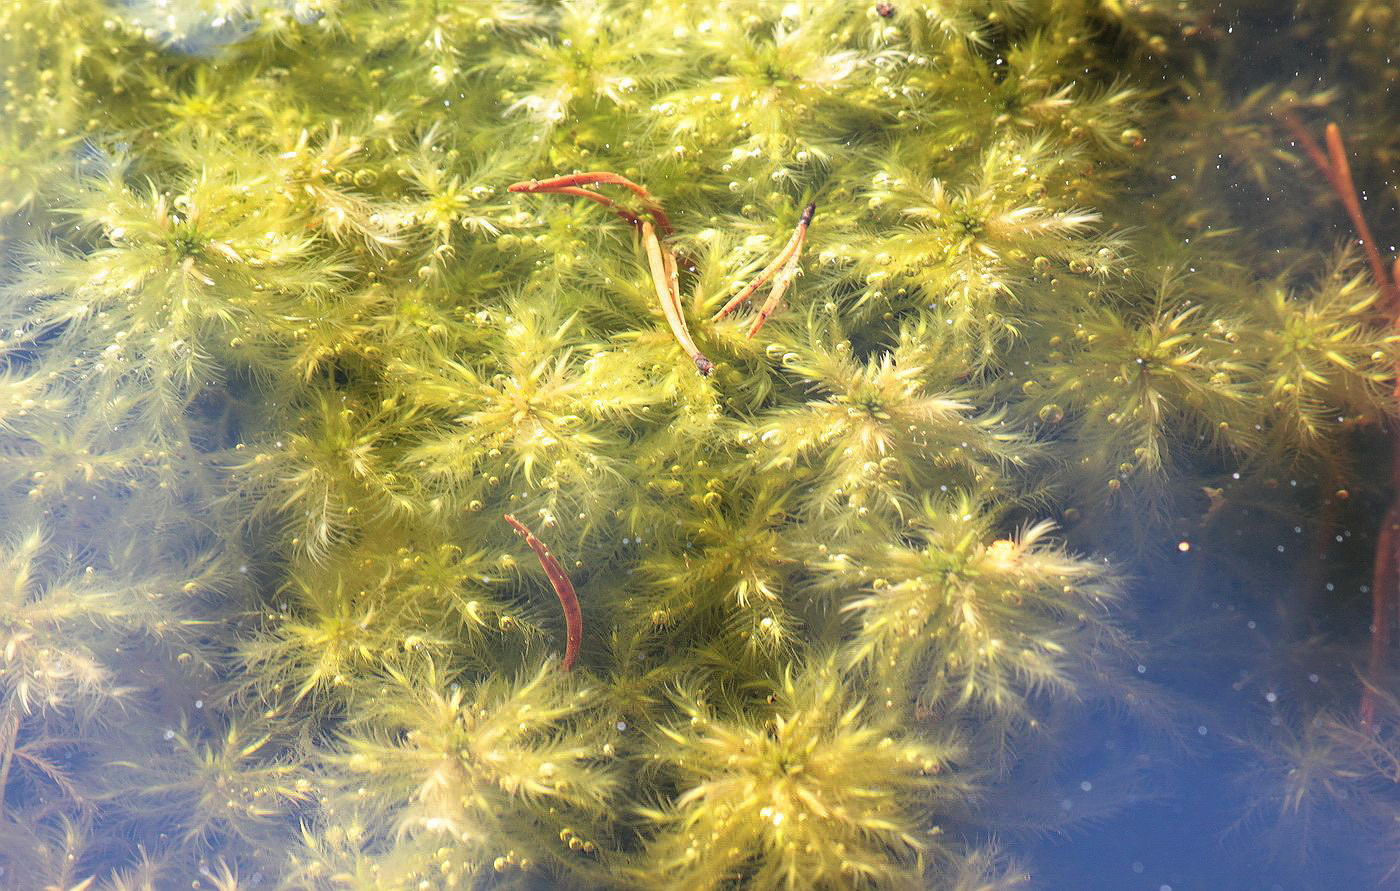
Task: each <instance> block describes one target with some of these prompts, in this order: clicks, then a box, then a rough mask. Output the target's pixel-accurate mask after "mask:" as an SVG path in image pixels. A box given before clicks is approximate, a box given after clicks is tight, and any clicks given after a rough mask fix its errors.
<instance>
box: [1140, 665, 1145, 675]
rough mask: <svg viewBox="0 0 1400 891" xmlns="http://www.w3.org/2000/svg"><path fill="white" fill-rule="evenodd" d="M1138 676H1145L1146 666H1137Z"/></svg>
mask: <svg viewBox="0 0 1400 891" xmlns="http://www.w3.org/2000/svg"><path fill="white" fill-rule="evenodd" d="M1138 674H1147V666H1146V665H1139V666H1138Z"/></svg>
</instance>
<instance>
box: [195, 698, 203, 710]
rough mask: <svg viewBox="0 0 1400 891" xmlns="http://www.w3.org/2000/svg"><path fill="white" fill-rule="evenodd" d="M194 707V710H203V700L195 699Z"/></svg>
mask: <svg viewBox="0 0 1400 891" xmlns="http://www.w3.org/2000/svg"><path fill="white" fill-rule="evenodd" d="M194 707H195V708H204V700H203V699H196V700H195V701H194Z"/></svg>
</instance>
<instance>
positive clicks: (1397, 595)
mask: <svg viewBox="0 0 1400 891" xmlns="http://www.w3.org/2000/svg"><path fill="white" fill-rule="evenodd" d="M1281 117H1282V118H1283V121H1284V123H1285V124H1286V125H1287V126H1288V129H1289V130H1290V131H1292V133H1293V136H1294V138H1296V139H1297V140H1298V144H1299V145H1301V146H1302V147H1303V151H1305V152H1307V155H1308V157H1309V158H1311V159H1312V162H1313V164H1314V165H1315V166H1316V167H1317V169H1318V170H1319V171H1320V172H1321V173H1322V175H1323V176H1324V177H1326V179H1327V182H1328V183H1329V184H1331V186H1332V190H1333V191H1334V192H1336V193H1337V197H1338V198H1339V199H1340V200H1341V202H1342V206H1343V207H1345V208H1346V212H1347V216H1348V217H1350V218H1351V225H1352V228H1354V229H1355V230H1356V234H1357V236H1358V238H1359V239H1360V241H1361V249H1362V251H1364V252H1365V254H1366V262H1367V264H1368V265H1369V266H1370V267H1371V277H1372V278H1373V279H1375V281H1376V287H1377V288H1379V289H1380V292H1381V297H1382V298H1383V299H1384V300H1385V303H1386V306H1387V310H1388V311H1389V312H1390V319H1389V321H1390V324H1391V326H1392V327H1394V328H1396V329H1397V330H1400V258H1396V260H1395V264H1394V266H1393V267H1392V269H1391V270H1389V271H1388V270H1387V269H1386V267H1385V261H1384V260H1383V259H1382V258H1381V252H1380V248H1378V247H1377V246H1376V239H1375V236H1373V235H1372V234H1371V227H1370V226H1369V225H1367V223H1366V217H1365V215H1364V214H1363V213H1362V212H1361V199H1360V198H1359V197H1358V195H1357V191H1356V182H1355V180H1353V179H1352V176H1351V164H1350V163H1349V162H1348V161H1347V151H1346V145H1345V144H1344V143H1343V142H1342V131H1341V128H1340V127H1338V126H1337V125H1336V123H1330V124H1328V125H1327V152H1326V154H1323V151H1322V147H1321V146H1320V145H1318V144H1317V140H1315V139H1313V138H1312V136H1311V135H1310V134H1309V133H1308V131H1307V129H1306V128H1304V127H1303V124H1302V122H1301V121H1299V120H1298V117H1297V116H1296V115H1294V114H1293V113H1292V112H1288V111H1285V112H1283V113H1282V115H1281ZM1395 378H1396V382H1395V396H1396V399H1397V400H1400V363H1397V365H1396V368H1395ZM1392 439H1393V440H1394V439H1397V437H1396V435H1395V434H1394V431H1392ZM1391 449H1392V452H1391V464H1390V490H1391V497H1390V505H1389V506H1388V507H1387V508H1386V511H1385V518H1384V519H1383V520H1382V521H1381V528H1380V532H1379V533H1378V534H1377V536H1376V560H1375V565H1374V567H1373V568H1372V572H1371V652H1370V656H1369V659H1368V660H1367V665H1366V673H1367V678H1366V682H1365V685H1364V687H1363V689H1362V691H1361V708H1360V712H1361V726H1362V727H1365V728H1367V729H1374V727H1375V723H1376V690H1375V686H1374V685H1376V684H1379V683H1380V682H1381V676H1382V674H1383V673H1384V671H1385V663H1386V656H1387V655H1388V652H1389V649H1390V625H1391V622H1392V621H1393V619H1394V617H1393V616H1392V615H1391V614H1392V613H1393V612H1394V611H1395V608H1396V603H1397V602H1400V441H1395V442H1392V445H1391Z"/></svg>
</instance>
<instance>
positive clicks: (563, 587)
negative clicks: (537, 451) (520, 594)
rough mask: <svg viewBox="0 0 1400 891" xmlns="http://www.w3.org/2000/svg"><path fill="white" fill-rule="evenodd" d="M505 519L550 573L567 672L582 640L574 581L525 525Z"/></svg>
mask: <svg viewBox="0 0 1400 891" xmlns="http://www.w3.org/2000/svg"><path fill="white" fill-rule="evenodd" d="M505 520H506V522H507V523H509V524H510V525H511V526H512V527H513V528H514V529H515V531H516V532H519V533H520V535H521V537H523V538H524V539H525V543H526V544H527V545H529V546H530V550H532V551H534V552H535V556H536V557H538V558H539V559H540V566H542V567H544V574H545V575H547V576H549V583H550V584H551V585H553V586H554V593H555V594H556V595H558V597H559V605H560V606H562V607H563V608H564V629H565V643H564V661H563V663H562V666H563V669H564V670H565V671H568V670H569V669H571V668H573V667H574V660H575V659H577V658H578V648H579V645H580V644H581V643H583V612H582V610H580V609H579V605H578V595H577V594H575V593H574V583H573V582H571V581H569V576H568V575H567V574H566V573H565V572H564V567H562V566H560V565H559V561H558V560H556V559H554V555H553V554H551V553H550V552H549V548H547V547H545V545H544V542H542V541H540V540H539V539H538V538H535V534H534V533H533V532H531V531H530V530H529V528H527V527H526V525H525V524H524V523H522V522H520V521H519V520H517V519H516V518H515V517H513V516H511V515H510V514H506V515H505Z"/></svg>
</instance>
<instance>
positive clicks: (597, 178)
mask: <svg viewBox="0 0 1400 891" xmlns="http://www.w3.org/2000/svg"><path fill="white" fill-rule="evenodd" d="M595 185H597V186H622V187H623V188H624V189H627V190H628V191H630V192H631V193H632V194H633V195H636V196H637V197H638V198H640V199H641V201H642V204H643V205H644V206H645V207H646V210H647V213H649V214H651V217H652V219H654V220H656V228H658V229H660V230H661V234H662V235H663V236H669V235H671V233H673V232H675V231H676V230H675V227H673V226H672V225H671V218H670V217H668V216H666V211H664V210H662V208H661V202H659V201H657V200H656V198H654V197H653V196H652V194H651V193H650V192H648V191H647V190H646V189H645V188H643V187H642V186H639V185H637V184H636V183H634V182H632V181H631V180H630V179H628V178H627V177H625V176H623V175H622V174H620V173H610V172H608V171H606V170H595V171H591V172H588V173H571V174H568V175H566V176H555V177H551V178H549V179H533V180H530V181H528V182H519V183H512V184H511V185H509V186H507V187H506V191H508V192H529V193H531V194H537V193H541V192H545V193H555V194H560V195H574V196H583V197H592V196H593V195H594V193H592V192H588V191H587V190H585V189H582V188H580V187H581V186H595ZM598 197H599V198H601V197H602V196H598ZM593 200H595V201H597V200H598V199H597V198H594V199H593ZM599 203H604V202H599ZM611 206H613V207H616V205H611ZM624 219H626V217H624ZM630 222H632V223H633V225H636V216H635V215H633V216H632V219H631V220H630Z"/></svg>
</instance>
